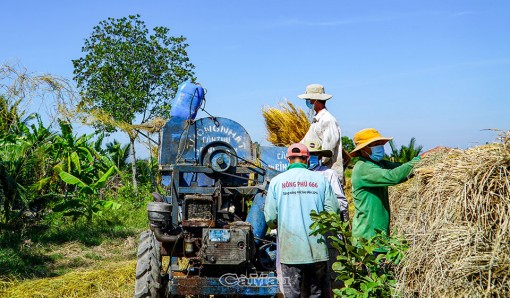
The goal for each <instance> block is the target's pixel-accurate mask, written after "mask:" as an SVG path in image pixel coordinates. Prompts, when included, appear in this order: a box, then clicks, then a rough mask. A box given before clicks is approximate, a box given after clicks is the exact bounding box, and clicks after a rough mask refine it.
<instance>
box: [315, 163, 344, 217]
mask: <svg viewBox="0 0 510 298" xmlns="http://www.w3.org/2000/svg"><path fill="white" fill-rule="evenodd" d="M311 170H312V171H314V172H317V173H320V174H322V175H323V176H324V177H326V179H328V181H329V183H330V184H331V187H332V188H333V191H334V192H335V195H336V199H337V200H338V204H339V205H340V212H344V211H346V210H348V209H349V202H348V201H347V198H346V197H345V193H344V188H343V186H342V181H341V180H340V177H338V174H337V172H336V171H335V170H332V169H330V168H328V167H326V166H323V165H318V166H316V167H314V168H313V169H311Z"/></svg>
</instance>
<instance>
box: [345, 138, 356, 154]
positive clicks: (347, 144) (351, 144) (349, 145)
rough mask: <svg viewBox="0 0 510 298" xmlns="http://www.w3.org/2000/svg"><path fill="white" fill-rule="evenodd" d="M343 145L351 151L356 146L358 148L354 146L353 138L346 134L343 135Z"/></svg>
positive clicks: (346, 149)
mask: <svg viewBox="0 0 510 298" xmlns="http://www.w3.org/2000/svg"><path fill="white" fill-rule="evenodd" d="M342 147H343V148H344V150H345V151H347V152H351V151H352V150H354V148H356V146H354V142H353V141H352V139H351V138H349V137H346V136H343V137H342Z"/></svg>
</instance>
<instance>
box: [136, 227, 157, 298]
mask: <svg viewBox="0 0 510 298" xmlns="http://www.w3.org/2000/svg"><path fill="white" fill-rule="evenodd" d="M145 297H150V298H158V297H161V252H160V243H159V242H158V241H157V240H156V237H155V236H154V233H153V232H152V231H145V232H143V233H142V235H140V243H139V244H138V254H137V261H136V283H135V298H145Z"/></svg>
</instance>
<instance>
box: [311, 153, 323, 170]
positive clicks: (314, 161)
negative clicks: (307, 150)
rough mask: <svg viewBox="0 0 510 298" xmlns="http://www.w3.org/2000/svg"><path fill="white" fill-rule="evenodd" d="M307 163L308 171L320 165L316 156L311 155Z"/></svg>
mask: <svg viewBox="0 0 510 298" xmlns="http://www.w3.org/2000/svg"><path fill="white" fill-rule="evenodd" d="M308 162H309V165H308V169H310V170H313V169H315V168H316V167H318V166H320V165H321V161H320V159H319V157H318V156H317V155H311V156H310V159H309V160H308Z"/></svg>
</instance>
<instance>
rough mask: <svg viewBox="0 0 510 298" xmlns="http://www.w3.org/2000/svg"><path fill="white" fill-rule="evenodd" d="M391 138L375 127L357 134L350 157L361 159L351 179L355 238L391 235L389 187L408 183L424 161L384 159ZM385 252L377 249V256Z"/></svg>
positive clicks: (415, 159)
mask: <svg viewBox="0 0 510 298" xmlns="http://www.w3.org/2000/svg"><path fill="white" fill-rule="evenodd" d="M391 139H392V138H386V137H383V136H381V134H380V133H379V132H378V131H377V130H376V129H374V128H366V129H363V130H361V131H359V132H357V133H356V134H355V135H354V144H355V146H356V147H355V148H354V150H352V152H351V153H350V154H351V156H352V157H355V156H358V157H359V161H358V162H357V163H356V164H355V165H354V169H353V170H352V177H351V181H352V195H353V198H354V209H355V212H354V218H353V222H352V235H353V236H355V237H360V238H364V239H370V238H372V237H374V236H375V235H376V234H377V231H382V232H383V233H385V234H386V235H388V236H389V235H390V203H389V201H388V186H392V185H396V184H399V183H402V182H404V181H406V180H407V178H408V177H409V174H411V171H412V170H413V167H414V166H415V165H416V163H417V162H419V161H420V159H421V157H420V156H417V157H415V158H413V159H412V160H411V161H409V162H407V163H404V164H400V163H393V162H389V161H386V160H383V158H384V156H385V153H384V144H386V142H388V141H389V140H391ZM425 154H426V153H424V154H422V156H424V155H425ZM385 252H386V248H384V247H378V248H376V249H375V255H378V254H383V253H385Z"/></svg>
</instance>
